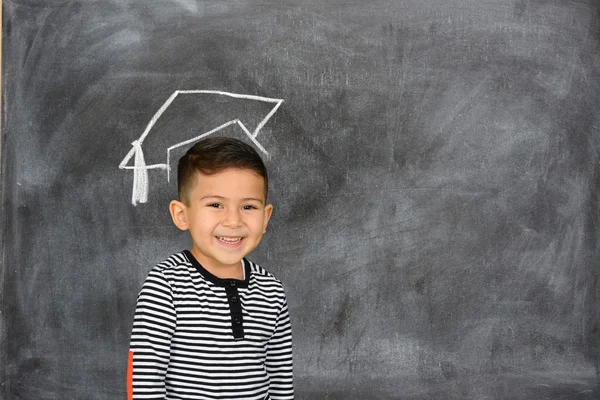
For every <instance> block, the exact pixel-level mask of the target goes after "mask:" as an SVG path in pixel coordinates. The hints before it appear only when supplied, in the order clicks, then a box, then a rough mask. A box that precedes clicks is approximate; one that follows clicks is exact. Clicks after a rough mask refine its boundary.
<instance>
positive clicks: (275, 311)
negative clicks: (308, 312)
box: [127, 138, 294, 400]
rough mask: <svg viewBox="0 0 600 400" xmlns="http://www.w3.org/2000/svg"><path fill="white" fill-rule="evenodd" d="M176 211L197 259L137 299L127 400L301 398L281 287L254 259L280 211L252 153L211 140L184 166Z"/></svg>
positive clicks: (166, 270) (175, 261)
mask: <svg viewBox="0 0 600 400" xmlns="http://www.w3.org/2000/svg"><path fill="white" fill-rule="evenodd" d="M177 184H178V192H179V200H173V201H172V202H171V203H170V205H169V210H170V212H171V217H172V219H173V222H174V223H175V225H176V226H177V227H178V228H179V229H181V230H189V232H190V235H191V238H192V247H191V250H189V251H188V250H185V251H183V252H180V253H177V254H174V255H172V256H171V257H169V258H168V259H167V260H166V261H164V262H162V263H160V264H158V265H156V266H155V267H154V268H153V269H152V270H151V271H150V273H149V275H148V278H147V279H146V281H145V282H144V284H143V286H142V289H141V291H140V294H139V296H138V301H137V306H136V310H135V317H134V322H133V329H132V334H131V345H130V351H129V367H128V371H127V392H128V399H129V400H132V399H134V400H137V399H161V400H162V399H202V400H210V399H227V400H231V399H257V400H263V399H272V400H276V399H293V398H294V390H293V382H292V337H291V324H290V318H289V314H288V308H287V302H286V297H285V294H284V291H283V286H282V284H281V282H280V281H279V280H277V279H276V278H275V277H274V276H273V275H271V274H270V273H268V272H267V271H265V270H264V269H262V268H261V267H259V266H258V265H256V264H254V263H252V262H250V261H248V260H246V259H245V258H244V257H245V256H246V255H247V254H248V253H250V252H251V251H252V250H254V248H256V246H257V245H258V243H259V242H260V240H261V238H262V235H263V233H264V232H265V230H266V228H267V223H268V222H269V218H270V217H271V213H272V211H273V206H272V205H270V204H267V202H266V200H267V189H268V178H267V170H266V168H265V165H264V164H263V162H262V160H261V158H260V156H259V155H258V154H257V152H256V151H255V150H254V149H253V148H252V147H251V146H249V145H247V144H245V143H243V142H240V141H238V140H235V139H228V138H209V139H205V140H202V141H200V142H198V143H196V144H195V145H194V146H193V147H192V148H191V149H189V150H188V152H187V153H186V154H185V155H184V156H183V157H182V158H181V159H180V160H179V164H178V167H177Z"/></svg>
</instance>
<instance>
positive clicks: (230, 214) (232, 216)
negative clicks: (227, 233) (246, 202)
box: [223, 209, 242, 228]
mask: <svg viewBox="0 0 600 400" xmlns="http://www.w3.org/2000/svg"><path fill="white" fill-rule="evenodd" d="M241 224H242V218H241V215H240V210H236V209H233V210H232V209H230V210H228V211H227V213H226V214H225V220H224V221H223V225H224V226H226V227H229V228H236V227H238V226H240V225H241Z"/></svg>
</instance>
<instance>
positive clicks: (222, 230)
mask: <svg viewBox="0 0 600 400" xmlns="http://www.w3.org/2000/svg"><path fill="white" fill-rule="evenodd" d="M267 179H268V178H267V169H266V167H265V165H264V163H263V161H262V159H261V158H260V156H259V155H258V153H257V152H256V151H255V150H254V149H253V148H252V147H251V146H249V145H247V144H245V143H243V142H241V141H239V140H235V139H229V138H218V137H217V138H209V139H205V140H202V141H200V142H198V143H196V144H195V145H194V146H193V147H192V148H190V149H189V150H188V152H187V153H186V154H185V155H184V156H183V157H182V158H181V159H180V160H179V165H178V168H177V183H178V192H179V200H173V201H171V203H170V205H169V211H170V212H171V217H172V218H173V222H174V223H175V225H176V226H177V227H178V228H179V229H181V230H189V231H190V235H191V236H192V243H193V246H192V249H191V252H192V254H193V255H194V257H196V259H197V260H198V261H199V262H200V263H201V264H202V265H203V266H204V268H206V269H207V270H208V271H209V272H211V273H212V274H214V275H216V276H218V277H220V278H224V277H228V278H231V277H235V276H236V275H235V274H236V273H238V272H239V271H241V270H240V268H239V266H240V260H241V259H242V258H243V257H245V256H246V255H247V254H248V253H250V252H251V251H252V250H254V249H255V248H256V246H258V244H259V243H260V240H261V238H262V235H263V233H264V232H265V230H266V228H267V224H268V222H269V218H270V217H271V213H272V211H273V206H272V205H270V204H267ZM236 271H237V272H236Z"/></svg>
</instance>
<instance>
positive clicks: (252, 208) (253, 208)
mask: <svg viewBox="0 0 600 400" xmlns="http://www.w3.org/2000/svg"><path fill="white" fill-rule="evenodd" d="M242 210H256V207H254V206H252V205H250V204H248V205H245V206H243V207H242Z"/></svg>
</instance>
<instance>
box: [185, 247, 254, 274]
mask: <svg viewBox="0 0 600 400" xmlns="http://www.w3.org/2000/svg"><path fill="white" fill-rule="evenodd" d="M190 253H192V255H193V256H194V258H195V259H196V260H197V261H198V262H199V263H200V265H202V267H203V268H204V269H205V270H207V271H208V272H210V273H211V274H213V275H214V276H216V277H217V278H219V279H237V280H244V279H245V271H244V267H243V264H242V261H241V260H240V261H239V262H238V263H237V265H231V266H214V265H211V263H210V262H209V261H208V260H205V257H204V256H203V255H202V254H199V253H198V252H197V251H195V249H191V250H190Z"/></svg>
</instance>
